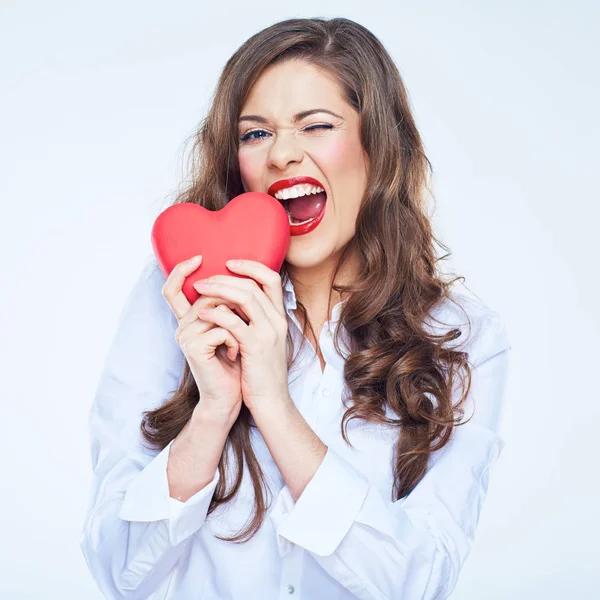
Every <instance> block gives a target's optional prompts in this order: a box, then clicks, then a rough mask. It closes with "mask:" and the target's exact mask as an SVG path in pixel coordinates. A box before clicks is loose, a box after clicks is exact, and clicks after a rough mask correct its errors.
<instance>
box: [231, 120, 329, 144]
mask: <svg viewBox="0 0 600 600" xmlns="http://www.w3.org/2000/svg"><path fill="white" fill-rule="evenodd" d="M316 129H333V125H328V124H325V123H323V124H319V125H309V126H308V127H305V128H304V129H303V130H302V131H314V130H316ZM255 133H257V134H258V133H266V134H267V135H271V134H270V133H269V132H268V131H265V130H264V129H253V130H252V131H248V132H247V133H245V134H244V135H243V136H242V137H241V138H240V141H242V142H247V141H250V140H259V139H261V138H263V137H265V136H260V137H252V135H253V134H255Z"/></svg>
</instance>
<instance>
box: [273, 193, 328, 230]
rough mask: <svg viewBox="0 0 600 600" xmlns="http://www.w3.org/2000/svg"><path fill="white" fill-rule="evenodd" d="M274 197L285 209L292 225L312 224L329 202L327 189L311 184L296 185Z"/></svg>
mask: <svg viewBox="0 0 600 600" xmlns="http://www.w3.org/2000/svg"><path fill="white" fill-rule="evenodd" d="M274 196H275V198H276V199H277V200H278V201H279V202H281V205H282V206H283V208H285V212H286V213H287V215H288V220H289V222H290V225H304V224H306V223H310V222H311V221H313V220H314V219H316V218H317V217H318V216H319V215H320V214H321V213H322V212H323V210H324V209H325V203H326V202H327V193H326V192H325V189H324V188H322V187H320V186H315V185H310V184H300V185H295V186H293V187H291V188H287V189H284V190H280V191H278V192H277V193H276V194H274Z"/></svg>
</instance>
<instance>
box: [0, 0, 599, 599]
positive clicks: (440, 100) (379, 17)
mask: <svg viewBox="0 0 600 600" xmlns="http://www.w3.org/2000/svg"><path fill="white" fill-rule="evenodd" d="M593 4H594V3H593V2H591V1H590V2H583V1H578V2H575V1H572V2H570V3H568V4H567V3H566V2H562V3H561V2H555V1H547V0H546V1H541V0H538V1H537V2H535V1H530V2H515V1H514V0H513V1H507V0H504V1H495V2H467V1H464V2H448V1H445V2H444V1H432V2H428V3H423V2H416V1H415V2H397V3H382V2H377V1H374V0H369V1H368V2H352V1H348V0H344V1H343V2H342V1H337V2H336V1H333V0H329V2H328V3H327V7H328V10H327V11H326V12H325V11H324V10H323V7H324V4H323V2H322V1H318V2H314V1H305V2H302V3H301V5H296V3H287V2H254V3H251V2H239V3H238V5H237V6H236V5H232V4H231V3H229V2H228V3H224V2H210V3H209V2H192V1H187V2H184V1H176V2H169V3H166V2H154V1H153V2H149V1H147V0H146V1H144V2H141V1H136V2H133V1H132V2H116V1H115V0H109V1H105V2H102V3H100V2H97V3H82V2H74V1H71V2H67V1H60V0H56V1H54V2H41V1H39V0H38V1H32V2H18V3H17V2H9V1H6V0H2V2H1V4H0V68H1V84H0V94H1V96H0V101H1V105H0V169H1V176H0V200H1V202H2V205H1V206H2V212H1V218H0V226H1V228H2V230H1V235H0V240H1V241H0V244H1V247H0V251H1V252H2V257H3V259H2V266H1V269H2V273H1V275H2V294H1V302H2V306H1V308H2V310H1V311H0V314H1V318H2V322H1V323H0V326H1V329H0V331H1V332H2V333H1V339H2V360H1V363H0V364H1V365H2V369H3V374H2V384H3V385H2V388H3V394H2V396H3V397H2V401H1V402H0V422H1V432H0V444H1V445H2V449H1V453H0V456H1V459H0V460H1V461H2V464H1V465H0V466H1V472H2V476H1V477H0V486H2V489H1V490H0V492H1V493H0V502H1V503H2V505H1V509H0V532H1V533H0V538H1V539H2V542H0V565H1V566H0V571H1V573H2V575H1V577H0V597H2V598H7V599H8V598H10V599H11V600H18V599H21V598H26V599H30V598H36V599H37V598H40V599H41V598H44V599H46V598H57V599H61V600H70V599H77V600H80V599H83V598H85V599H86V600H87V599H96V598H98V599H99V598H100V597H101V596H100V594H99V592H98V591H97V589H96V586H95V583H94V582H93V581H92V579H91V577H90V575H89V573H88V571H87V567H86V564H85V561H84V558H83V555H82V554H81V551H80V548H79V534H80V530H81V527H82V523H83V519H84V516H85V511H86V507H87V502H88V492H89V489H88V488H89V482H90V477H91V463H90V456H89V447H88V443H89V439H88V430H87V417H88V411H89V408H90V404H91V402H92V400H93V395H94V391H95V388H96V385H97V381H98V378H99V375H100V371H101V368H102V365H103V361H104V357H105V353H106V352H107V349H108V345H109V343H110V341H111V338H112V335H113V333H114V329H115V326H116V321H117V318H118V315H119V312H120V310H121V307H122V304H123V301H124V299H125V296H126V295H127V294H128V292H129V290H130V288H131V287H132V285H133V283H134V281H135V280H136V279H137V277H138V275H139V272H140V270H141V268H142V265H143V263H144V262H145V260H146V258H147V257H149V256H150V255H151V252H152V249H151V246H150V229H151V226H152V223H153V221H154V219H155V218H156V216H157V215H158V214H159V212H160V211H161V210H163V209H164V208H166V207H167V206H168V205H169V203H170V202H171V201H172V199H173V198H174V195H175V193H176V191H177V186H178V185H179V183H180V182H181V181H182V180H183V178H184V177H185V173H186V170H185V168H186V160H187V159H186V157H187V154H188V150H189V147H190V145H189V144H188V143H186V140H187V139H188V138H189V136H190V135H191V134H192V133H193V131H194V129H195V128H196V126H197V125H198V124H199V122H200V120H201V119H202V118H203V117H204V115H205V112H206V109H207V106H208V102H209V100H210V96H211V94H212V92H213V90H214V86H215V83H216V80H217V77H218V75H219V73H220V71H221V69H222V68H223V66H224V64H225V62H226V60H227V59H228V58H229V56H230V55H231V54H232V53H233V52H234V51H235V50H236V49H237V48H238V46H239V45H240V44H242V43H243V42H244V41H245V40H246V39H247V38H248V37H249V36H250V35H252V34H254V33H255V32H257V31H259V30H260V29H262V28H263V27H266V26H267V25H270V24H271V23H273V22H275V21H278V20H280V19H284V18H288V17H294V16H299V17H314V16H325V17H333V16H345V17H348V18H351V19H354V20H356V21H358V22H360V23H361V24H363V25H365V26H366V27H368V28H369V29H370V30H371V31H373V33H374V34H375V35H377V36H378V37H379V38H380V40H381V41H382V42H383V43H384V45H385V46H386V47H387V48H388V50H389V51H390V52H391V54H392V56H393V57H394V60H395V61H396V63H397V64H398V67H399V69H400V72H401V75H402V77H403V78H404V81H405V83H406V86H407V88H408V91H409V94H410V98H411V102H412V106H413V108H414V113H415V117H416V120H417V126H418V127H419V130H420V132H421V134H422V136H423V139H424V142H425V146H426V151H427V153H428V156H429V158H430V160H431V161H432V163H433V167H434V179H433V183H434V193H435V197H436V203H437V204H436V205H437V209H436V213H435V216H434V226H435V228H436V232H437V234H438V235H439V236H440V238H441V239H442V241H443V242H444V243H446V244H447V245H448V246H449V247H450V249H451V251H452V257H451V260H450V262H449V266H448V267H446V269H447V270H452V271H454V272H456V273H458V274H462V275H465V276H466V284H467V286H468V287H469V289H471V290H472V291H473V292H475V293H476V294H477V295H478V296H479V297H480V298H481V299H482V300H483V301H484V302H485V303H486V304H488V306H490V307H491V308H493V309H494V310H497V311H498V312H500V314H501V315H502V317H503V319H504V321H505V323H506V324H507V327H508V330H509V334H510V338H511V342H512V346H513V350H512V368H511V376H510V382H509V386H508V390H507V406H506V410H505V415H504V423H503V433H504V437H505V440H506V447H505V450H504V452H503V454H502V457H501V459H500V461H499V462H498V464H497V466H496V469H495V471H494V473H493V476H492V478H491V482H490V490H489V494H488V499H487V500H486V503H485V504H484V508H483V512H482V516H481V521H480V525H479V529H478V532H477V537H476V543H475V547H474V549H473V552H472V554H471V556H470V557H469V559H468V560H467V562H466V564H465V566H464V568H463V572H462V575H461V578H460V581H459V584H458V586H457V588H456V591H455V593H454V594H453V596H452V598H453V600H471V599H472V600H480V599H481V598H486V600H496V599H498V600H500V599H502V600H505V599H510V600H521V599H522V600H531V599H532V598H544V599H545V600H553V599H557V600H558V599H560V600H563V599H564V598H567V597H568V598H577V599H578V600H580V599H585V600H586V599H593V598H600V576H599V575H598V572H599V571H600V568H599V565H600V560H599V553H598V538H599V536H600V531H599V529H600V526H599V518H598V509H597V508H594V506H596V507H597V506H598V501H597V498H596V496H597V495H598V491H599V484H598V478H599V473H600V470H599V469H598V465H597V455H598V452H597V448H598V442H597V440H598V420H599V417H600V409H599V408H598V406H599V403H600V394H599V391H598V381H597V379H596V375H597V374H598V339H599V335H600V326H599V325H600V321H599V318H598V312H597V310H598V305H599V302H598V292H599V289H598V288H599V286H598V274H599V269H598V261H597V259H596V256H595V252H596V250H597V248H598V243H597V240H598V218H599V216H600V211H599V209H598V203H599V201H600V198H599V193H598V180H597V174H598V161H599V158H600V156H599V153H598V150H597V145H598V139H599V134H600V127H599V118H598V107H600V94H599V91H600V85H599V82H598V63H597V56H598V52H599V51H600V49H599V48H598V43H597V41H596V40H597V37H596V40H594V36H593V34H594V28H596V33H597V24H598V22H599V16H600V14H599V10H598V5H597V4H596V6H593ZM593 55H596V59H594V58H593ZM594 307H595V308H594ZM594 570H595V571H596V572H594Z"/></svg>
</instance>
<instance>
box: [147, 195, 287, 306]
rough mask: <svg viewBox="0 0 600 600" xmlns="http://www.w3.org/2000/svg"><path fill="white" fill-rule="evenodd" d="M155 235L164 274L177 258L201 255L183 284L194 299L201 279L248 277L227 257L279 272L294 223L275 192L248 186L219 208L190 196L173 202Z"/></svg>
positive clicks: (154, 244) (158, 221) (156, 226)
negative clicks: (236, 270) (248, 189)
mask: <svg viewBox="0 0 600 600" xmlns="http://www.w3.org/2000/svg"><path fill="white" fill-rule="evenodd" d="M151 241H152V248H153V250H154V254H155V255H156V258H157V259H158V264H159V266H160V268H161V270H162V272H163V274H164V275H165V277H168V276H169V274H170V273H171V271H172V270H173V267H175V265H177V264H178V263H180V262H182V261H184V260H187V259H188V258H192V256H196V255H197V254H201V255H202V263H201V265H200V266H199V267H198V269H196V270H195V271H194V272H193V273H191V274H190V275H188V277H187V278H186V280H185V282H184V284H183V288H182V290H183V293H184V295H185V297H186V298H187V299H188V300H189V302H190V303H194V302H195V301H196V300H197V299H198V298H199V296H200V294H199V293H198V292H197V291H196V289H195V288H194V287H193V284H194V283H195V282H196V281H198V279H204V278H206V277H211V276H212V275H218V274H220V275H229V276H232V277H240V278H247V276H245V275H240V274H238V273H234V272H233V271H230V270H229V269H228V268H227V266H226V265H225V263H226V262H227V261H228V260H231V259H235V258H240V259H245V260H254V261H257V262H260V263H262V264H264V265H266V266H267V267H269V268H270V269H272V270H273V271H276V272H279V270H280V269H281V265H282V264H283V261H284V259H285V255H286V253H287V250H288V246H289V244H290V223H289V220H288V216H287V213H286V212H285V209H284V208H283V206H282V205H281V203H280V202H279V201H278V200H276V199H275V198H273V196H269V194H263V193H260V192H245V193H243V194H240V195H239V196H236V197H235V198H233V199H232V200H231V201H230V202H228V203H227V205H226V206H225V207H224V208H222V209H221V210H216V211H211V210H208V209H206V208H204V207H203V206H199V205H198V204H194V203H192V202H182V203H179V204H174V205H172V206H169V207H168V208H167V209H166V210H164V211H163V212H162V213H160V215H158V217H157V219H156V220H155V222H154V225H153V226H152V235H151ZM261 289H262V286H261Z"/></svg>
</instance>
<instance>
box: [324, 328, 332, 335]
mask: <svg viewBox="0 0 600 600" xmlns="http://www.w3.org/2000/svg"><path fill="white" fill-rule="evenodd" d="M325 335H326V336H327V337H333V333H331V329H328V330H327V333H326V334H325Z"/></svg>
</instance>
